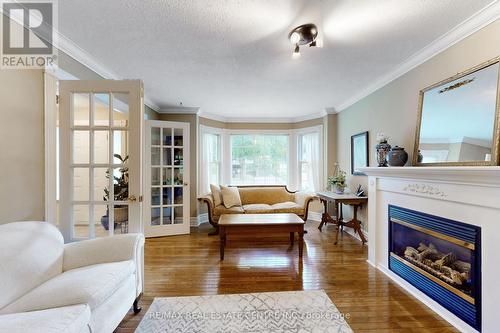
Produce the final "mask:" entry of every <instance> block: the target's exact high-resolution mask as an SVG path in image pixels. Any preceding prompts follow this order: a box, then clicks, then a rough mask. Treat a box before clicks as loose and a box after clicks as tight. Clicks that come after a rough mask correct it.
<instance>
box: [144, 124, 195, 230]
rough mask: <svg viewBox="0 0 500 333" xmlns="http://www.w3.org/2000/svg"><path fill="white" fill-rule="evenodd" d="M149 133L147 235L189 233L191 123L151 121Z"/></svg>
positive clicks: (146, 158) (146, 199) (145, 226)
mask: <svg viewBox="0 0 500 333" xmlns="http://www.w3.org/2000/svg"><path fill="white" fill-rule="evenodd" d="M145 131H146V135H145V137H146V138H145V141H146V144H145V149H144V152H145V159H144V161H145V165H144V169H145V175H146V177H145V180H144V182H145V193H144V194H145V199H144V206H145V209H144V233H145V235H146V237H159V236H170V235H179V234H188V233H189V225H190V210H189V208H190V205H189V203H190V201H189V200H190V191H189V123H181V122H168V121H157V120H148V121H146V129H145Z"/></svg>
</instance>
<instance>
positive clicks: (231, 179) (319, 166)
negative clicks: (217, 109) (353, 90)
mask: <svg viewBox="0 0 500 333" xmlns="http://www.w3.org/2000/svg"><path fill="white" fill-rule="evenodd" d="M322 140H323V126H316V127H310V128H305V129H296V130H293V129H292V130H280V131H276V130H262V131H255V130H230V129H216V128H210V127H207V126H203V125H201V126H200V155H199V156H200V157H199V161H200V164H199V193H200V194H205V193H208V192H210V184H223V185H227V184H229V185H287V187H288V189H290V190H304V191H311V192H312V191H319V190H321V189H322V188H323V183H324V178H325V176H324V174H323V170H324V167H323V142H322Z"/></svg>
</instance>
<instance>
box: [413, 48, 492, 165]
mask: <svg viewBox="0 0 500 333" xmlns="http://www.w3.org/2000/svg"><path fill="white" fill-rule="evenodd" d="M499 149H500V57H496V58H494V59H491V60H489V61H487V62H484V63H482V64H480V65H478V66H476V67H473V68H471V69H469V70H467V71H465V72H462V73H458V74H457V75H454V76H452V77H450V78H448V79H446V80H443V81H441V82H438V83H436V84H433V85H431V86H430V87H427V88H425V89H423V90H421V91H420V95H419V103H418V116H417V130H416V133H415V149H414V153H413V165H414V166H488V165H499V163H500V152H499Z"/></svg>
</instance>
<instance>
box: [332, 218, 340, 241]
mask: <svg viewBox="0 0 500 333" xmlns="http://www.w3.org/2000/svg"><path fill="white" fill-rule="evenodd" d="M341 226H342V222H340V221H339V222H337V225H336V227H337V230H336V231H335V243H333V244H334V245H337V243H338V242H339V232H340V228H341Z"/></svg>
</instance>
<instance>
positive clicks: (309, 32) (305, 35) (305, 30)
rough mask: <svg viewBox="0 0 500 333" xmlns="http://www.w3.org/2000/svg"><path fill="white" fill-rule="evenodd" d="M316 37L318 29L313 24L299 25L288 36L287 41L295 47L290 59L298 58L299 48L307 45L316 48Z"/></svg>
mask: <svg viewBox="0 0 500 333" xmlns="http://www.w3.org/2000/svg"><path fill="white" fill-rule="evenodd" d="M317 37H318V27H316V25H315V24H312V23H308V24H303V25H299V26H298V27H296V28H295V29H293V30H292V31H290V33H289V34H288V39H289V40H290V43H292V44H294V45H295V49H294V50H293V54H292V58H294V59H295V58H298V57H300V46H301V45H309V47H311V46H318V45H317V43H316V38H317Z"/></svg>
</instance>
